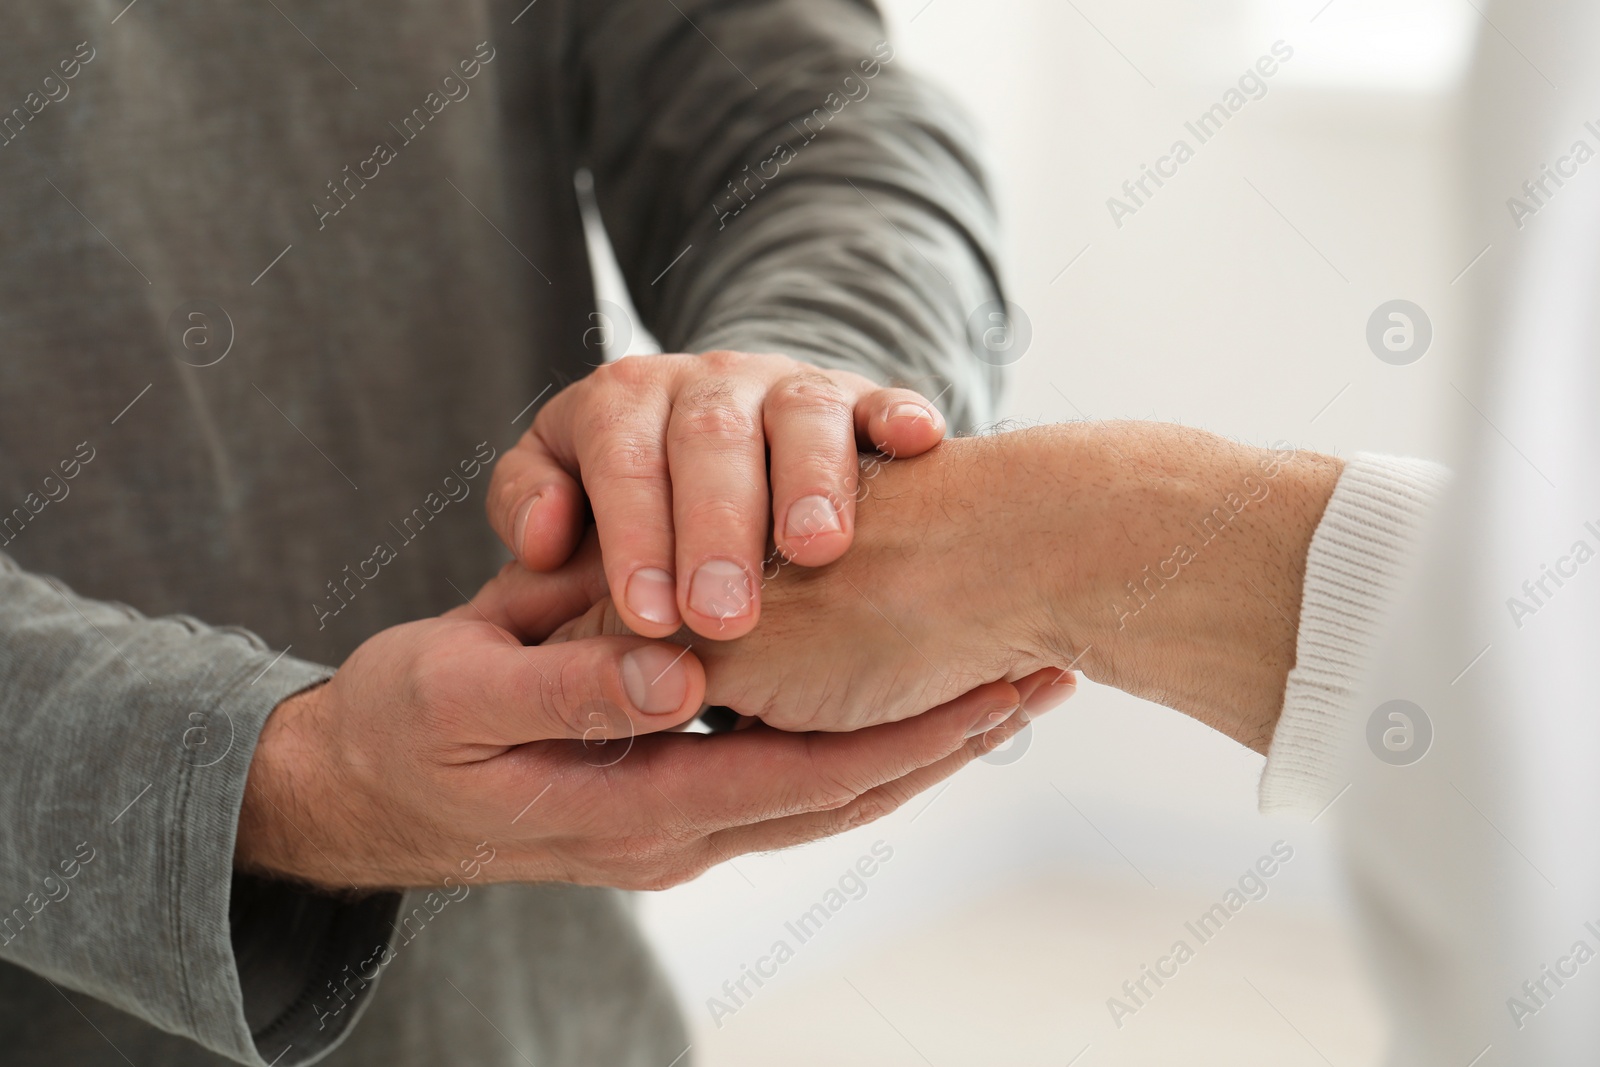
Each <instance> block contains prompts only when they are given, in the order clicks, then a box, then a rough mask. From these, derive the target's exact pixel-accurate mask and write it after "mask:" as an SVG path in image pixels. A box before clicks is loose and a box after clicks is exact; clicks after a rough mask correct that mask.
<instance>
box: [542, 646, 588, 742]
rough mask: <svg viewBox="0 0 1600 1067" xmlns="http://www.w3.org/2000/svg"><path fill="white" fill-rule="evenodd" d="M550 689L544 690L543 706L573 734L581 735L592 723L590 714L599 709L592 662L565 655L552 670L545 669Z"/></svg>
mask: <svg viewBox="0 0 1600 1067" xmlns="http://www.w3.org/2000/svg"><path fill="white" fill-rule="evenodd" d="M544 676H545V677H546V678H548V679H549V688H548V689H546V690H545V691H544V702H545V708H546V709H547V710H548V711H549V712H550V714H551V716H552V717H553V718H555V719H556V721H558V722H560V723H562V724H564V725H565V726H566V727H567V728H568V729H570V730H571V731H573V733H574V735H576V736H580V737H581V736H583V733H584V731H585V730H587V729H588V728H589V727H590V726H591V725H593V724H592V723H591V722H590V721H589V718H588V717H589V713H590V712H595V713H600V712H601V706H600V705H601V703H602V701H600V700H599V699H598V693H597V691H596V682H597V679H596V676H595V671H594V665H593V664H583V663H581V662H579V659H578V658H577V657H565V658H564V659H563V661H562V663H561V665H560V667H558V668H557V669H556V670H555V671H554V672H551V671H549V670H548V669H546V670H545V672H544Z"/></svg>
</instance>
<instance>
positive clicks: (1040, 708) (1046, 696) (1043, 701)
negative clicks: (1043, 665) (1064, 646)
mask: <svg viewBox="0 0 1600 1067" xmlns="http://www.w3.org/2000/svg"><path fill="white" fill-rule="evenodd" d="M1077 691H1078V680H1077V678H1076V676H1074V675H1073V673H1072V672H1071V671H1062V672H1061V674H1060V676H1059V677H1057V678H1056V679H1055V680H1053V681H1051V682H1049V683H1048V684H1046V685H1041V686H1040V687H1039V688H1038V689H1035V690H1034V691H1033V693H1032V695H1030V696H1029V697H1028V699H1027V700H1025V701H1023V703H1022V706H1023V708H1024V709H1025V710H1026V711H1027V713H1028V714H1029V715H1043V714H1044V713H1045V712H1047V711H1049V710H1050V709H1052V708H1055V707H1059V706H1060V705H1062V704H1064V703H1066V701H1067V699H1068V698H1069V697H1071V696H1072V695H1073V694H1074V693H1076V692H1077Z"/></svg>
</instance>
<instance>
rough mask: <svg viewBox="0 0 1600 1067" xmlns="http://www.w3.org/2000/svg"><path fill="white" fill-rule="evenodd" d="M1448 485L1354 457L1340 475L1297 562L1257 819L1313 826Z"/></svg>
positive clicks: (1390, 460) (1436, 470)
mask: <svg viewBox="0 0 1600 1067" xmlns="http://www.w3.org/2000/svg"><path fill="white" fill-rule="evenodd" d="M1449 479H1450V475H1449V472H1448V471H1447V470H1446V469H1445V468H1444V467H1441V466H1439V465H1438V464H1435V463H1429V462H1426V461H1423V460H1414V459H1401V458H1395V457H1390V456H1377V455H1370V454H1361V455H1358V456H1356V457H1355V458H1354V459H1352V460H1351V461H1350V462H1349V464H1348V465H1347V466H1346V467H1345V470H1344V473H1343V474H1342V475H1341V476H1340V478H1339V482H1338V484H1337V485H1336V486H1335V487H1334V491H1333V496H1332V497H1331V498H1330V499H1329V501H1328V507H1327V509H1326V511H1324V513H1323V516H1322V521H1321V522H1320V523H1319V524H1318V526H1317V530H1316V533H1315V534H1314V535H1313V536H1312V539H1311V547H1310V550H1309V551H1308V553H1307V555H1306V576H1305V587H1304V592H1303V594H1302V597H1301V604H1300V632H1299V637H1298V642H1297V647H1296V650H1295V666H1294V669H1293V670H1291V671H1290V672H1289V678H1288V683H1287V685H1286V686H1285V688H1284V700H1283V711H1282V713H1281V715H1280V717H1279V720H1278V726H1277V730H1276V732H1275V733H1274V735H1273V739H1272V747H1271V749H1270V751H1269V752H1268V755H1267V765H1266V768H1265V769H1264V770H1263V772H1262V775H1261V783H1260V789H1259V801H1260V809H1261V811H1262V813H1264V814H1269V815H1271V814H1289V815H1299V816H1302V817H1315V816H1316V815H1317V814H1318V813H1320V812H1321V811H1322V810H1323V809H1324V808H1325V807H1326V806H1327V805H1328V803H1329V802H1330V801H1331V800H1333V799H1334V798H1335V797H1336V796H1337V795H1338V791H1339V788H1340V786H1339V783H1338V773H1339V765H1340V758H1341V753H1342V750H1343V747H1344V745H1345V741H1346V738H1347V736H1348V733H1349V730H1350V729H1351V728H1352V727H1353V725H1354V723H1355V719H1356V715H1357V711H1358V709H1357V708H1356V706H1355V701H1356V700H1357V699H1358V698H1359V696H1360V693H1361V686H1362V684H1363V682H1364V680H1365V676H1366V671H1367V669H1368V666H1369V664H1370V662H1371V658H1372V653H1373V650H1374V644H1375V642H1376V640H1377V637H1378V634H1379V631H1380V628H1381V627H1382V626H1383V623H1384V619H1385V616H1386V615H1387V613H1388V609H1389V607H1390V605H1391V604H1392V602H1393V600H1394V596H1395V593H1396V591H1397V589H1398V586H1399V584H1400V583H1401V581H1403V579H1404V577H1405V575H1406V573H1407V571H1408V570H1409V567H1410V563H1411V560H1412V557H1413V555H1414V553H1415V550H1416V547H1417V544H1418V542H1419V540H1420V538H1421V535H1422V532H1423V530H1424V527H1425V525H1426V522H1427V519H1428V518H1429V516H1430V514H1431V513H1432V511H1433V508H1434V505H1435V504H1436V503H1437V501H1438V499H1439V497H1440V496H1441V495H1442V493H1443V491H1444V489H1445V487H1446V486H1447V485H1448V483H1449Z"/></svg>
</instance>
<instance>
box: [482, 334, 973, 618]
mask: <svg viewBox="0 0 1600 1067" xmlns="http://www.w3.org/2000/svg"><path fill="white" fill-rule="evenodd" d="M944 430H945V425H944V420H943V418H942V416H940V414H939V411H938V409H937V408H935V407H934V406H933V405H932V404H931V403H929V402H928V401H927V400H925V399H924V398H923V397H921V396H920V395H918V394H917V393H914V392H911V391H910V390H906V389H885V388H880V387H879V386H877V385H875V384H874V383H873V382H871V381H869V380H868V379H866V378H863V377H862V376H860V375H859V374H851V373H849V372H846V371H834V370H821V369H819V368H817V367H813V366H809V365H807V364H803V363H799V362H797V361H795V360H792V359H789V358H788V357H786V356H775V355H744V354H741V353H735V352H711V353H707V354H706V355H702V356H693V355H661V356H631V357H628V358H625V359H622V360H619V361H617V362H616V363H610V364H607V365H605V366H602V367H600V368H599V369H597V370H596V371H595V372H594V373H593V374H591V375H589V376H588V377H587V378H584V379H583V380H581V381H579V382H577V383H575V384H573V385H571V386H569V387H567V388H566V389H565V390H563V391H562V392H561V393H558V394H557V395H556V396H555V397H554V398H553V399H552V400H551V401H550V402H549V403H548V404H547V405H545V407H544V409H543V410H541V411H540V412H539V415H538V417H537V418H536V419H535V420H534V424H533V427H532V428H531V429H530V430H529V431H528V433H527V434H526V435H525V436H524V437H523V439H522V440H521V441H520V442H519V443H518V445H517V447H516V448H514V449H512V450H511V451H510V452H508V453H506V455H505V456H504V457H503V458H502V459H501V460H500V462H499V463H498V464H497V465H496V467H495V471H494V477H493V480H492V482H491V484H490V489H489V495H488V510H489V521H490V523H491V524H492V525H493V526H494V528H495V530H496V531H497V532H498V533H499V535H500V537H501V539H502V540H504V541H505V543H506V545H507V546H508V547H510V549H511V551H512V553H513V554H514V555H515V556H516V557H517V559H519V560H521V561H522V563H523V564H524V565H526V566H527V567H529V568H531V569H533V570H536V571H547V570H550V569H552V568H555V567H558V566H560V565H561V564H562V563H563V562H565V561H566V559H567V558H568V556H570V555H571V553H572V551H573V548H574V547H575V546H576V545H577V544H578V541H579V538H580V537H581V536H582V533H583V529H584V527H585V526H586V524H587V523H586V513H585V512H586V503H587V507H588V508H589V509H592V512H593V516H594V523H595V525H596V526H597V527H598V528H599V531H600V543H601V546H602V547H603V548H604V554H605V568H606V576H607V578H608V579H609V584H610V588H611V590H612V591H613V594H614V596H615V598H616V601H617V609H618V611H619V612H620V613H621V617H622V618H623V620H624V621H625V622H626V623H627V625H628V627H629V628H630V629H631V630H632V631H633V632H635V633H638V634H643V635H645V636H647V637H666V636H668V635H669V634H671V633H673V632H674V631H676V630H677V629H678V628H679V626H681V625H687V626H688V627H689V629H691V630H693V631H694V632H695V633H697V634H700V635H702V636H704V637H710V638H713V639H717V640H728V639H731V638H736V637H740V636H742V635H744V634H746V633H749V632H750V631H751V630H752V629H754V627H755V625H756V621H757V618H758V616H759V614H760V599H761V598H760V592H759V581H760V578H759V576H760V574H761V570H762V561H763V559H764V558H765V557H766V555H767V551H766V548H767V542H768V530H769V528H770V529H771V534H772V538H773V540H774V541H775V543H776V545H777V548H778V552H779V553H780V554H781V556H782V557H783V558H785V559H788V560H792V561H794V562H797V563H799V564H801V565H803V566H819V565H822V564H826V563H830V562H832V561H833V560H836V559H838V558H839V557H840V556H841V555H843V554H844V552H845V550H846V549H847V548H848V547H849V545H850V542H851V539H852V538H853V537H854V535H855V498H856V490H857V484H858V482H857V478H858V473H857V452H858V449H873V448H875V449H878V450H880V451H883V452H885V453H887V454H889V455H893V456H914V455H919V454H921V453H923V452H926V451H927V450H928V449H930V448H932V447H933V446H934V445H935V444H937V443H938V442H939V440H940V439H941V438H942V437H943V436H944ZM769 452H770V455H771V484H770V486H769V484H768V474H767V472H768V454H769ZM586 492H587V494H588V496H587V499H586V498H585V493H586Z"/></svg>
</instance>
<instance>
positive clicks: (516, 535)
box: [511, 493, 544, 560]
mask: <svg viewBox="0 0 1600 1067" xmlns="http://www.w3.org/2000/svg"><path fill="white" fill-rule="evenodd" d="M543 495H544V494H543V493H535V494H533V495H532V496H530V497H529V498H528V499H526V500H524V501H523V502H522V505H521V506H520V507H518V508H517V517H516V519H515V520H514V521H513V522H512V524H511V525H512V530H511V543H512V551H513V552H515V553H516V556H517V558H518V559H519V560H520V559H522V558H523V553H524V552H526V551H527V540H526V538H527V536H528V516H529V515H531V514H533V506H534V505H535V504H537V503H538V502H539V498H540V497H541V496H543Z"/></svg>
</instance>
